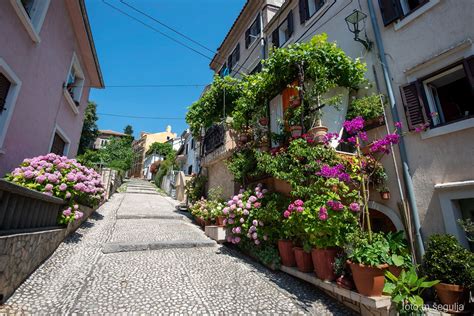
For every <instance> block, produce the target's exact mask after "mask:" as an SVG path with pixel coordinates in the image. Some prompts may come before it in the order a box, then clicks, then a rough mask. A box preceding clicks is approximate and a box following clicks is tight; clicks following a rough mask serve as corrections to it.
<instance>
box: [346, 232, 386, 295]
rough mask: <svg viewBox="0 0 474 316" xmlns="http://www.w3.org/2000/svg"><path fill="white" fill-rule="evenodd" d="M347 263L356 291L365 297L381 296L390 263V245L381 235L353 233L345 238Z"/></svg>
mask: <svg viewBox="0 0 474 316" xmlns="http://www.w3.org/2000/svg"><path fill="white" fill-rule="evenodd" d="M347 240H348V241H349V243H348V244H347V245H346V249H345V250H346V253H347V258H348V261H347V263H348V264H349V266H350V267H351V270H352V276H353V278H354V283H355V285H356V288H357V291H358V292H359V293H360V294H362V295H365V296H381V295H382V290H383V287H384V273H385V271H386V270H387V269H388V266H389V265H388V264H387V262H389V261H390V245H389V243H388V241H387V239H386V238H385V236H384V235H383V234H381V233H372V236H371V239H369V236H368V233H367V232H365V231H358V232H355V233H353V234H351V235H349V237H348V238H347Z"/></svg>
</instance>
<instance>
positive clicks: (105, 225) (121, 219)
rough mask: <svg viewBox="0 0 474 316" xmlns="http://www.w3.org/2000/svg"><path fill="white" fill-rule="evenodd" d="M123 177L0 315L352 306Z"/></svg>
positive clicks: (340, 311) (323, 310)
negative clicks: (257, 257)
mask: <svg viewBox="0 0 474 316" xmlns="http://www.w3.org/2000/svg"><path fill="white" fill-rule="evenodd" d="M126 185H127V190H126V192H122V193H116V194H115V195H114V196H113V197H112V198H111V199H110V200H109V202H107V203H105V204H104V205H103V206H102V207H100V208H99V209H98V211H97V212H96V213H94V214H93V215H92V217H91V218H89V220H88V221H87V222H85V223H84V224H83V226H82V227H81V228H80V229H78V230H77V231H76V233H75V234H73V235H72V236H70V237H69V238H68V239H66V241H65V242H64V243H63V244H61V246H60V247H59V248H58V249H57V250H56V252H55V253H54V254H53V255H52V256H51V257H50V258H49V259H47V260H46V262H44V264H43V265H42V266H40V267H39V268H38V269H37V270H36V271H35V272H34V273H33V274H32V275H31V276H30V277H29V278H28V279H27V280H26V281H25V282H24V283H23V284H22V285H21V286H20V287H19V288H18V289H17V291H16V292H15V293H14V294H13V296H11V297H10V298H9V299H8V300H7V302H6V303H5V305H4V306H1V307H0V314H2V313H19V314H23V313H24V314H73V313H79V314H83V313H89V314H103V313H119V312H122V313H144V314H158V313H161V314H170V313H179V314H312V315H350V314H351V312H350V311H349V310H348V309H346V308H345V307H343V306H342V305H340V304H339V303H337V302H336V301H335V300H333V299H332V298H330V297H328V296H326V295H325V294H323V293H322V292H320V291H318V290H317V289H316V288H315V287H313V286H311V285H309V284H307V283H304V282H301V281H299V280H297V279H295V278H293V277H291V276H288V275H286V274H284V273H282V272H272V271H270V270H268V269H266V268H265V267H263V266H262V265H260V264H258V263H255V262H254V261H251V260H249V259H247V258H246V257H244V256H242V255H240V254H239V253H238V252H236V251H234V250H232V249H229V248H227V247H225V246H221V245H218V244H216V243H214V242H213V241H211V240H210V239H208V238H207V237H206V236H205V235H204V232H202V231H201V230H200V229H199V228H198V227H197V226H195V225H194V224H192V223H191V221H190V220H189V219H188V218H187V217H186V216H183V215H182V214H180V213H179V212H177V211H175V202H174V201H173V200H172V199H170V198H169V197H165V196H163V195H161V194H159V193H158V192H157V191H156V189H155V187H154V186H153V185H152V184H149V183H148V182H144V181H137V180H132V181H129V182H127V184H126ZM150 249H152V250H150Z"/></svg>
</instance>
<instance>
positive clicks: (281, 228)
mask: <svg viewBox="0 0 474 316" xmlns="http://www.w3.org/2000/svg"><path fill="white" fill-rule="evenodd" d="M289 202H290V199H289V198H287V197H285V196H284V195H282V194H280V193H271V194H267V195H266V196H265V197H264V198H263V200H262V207H261V208H260V209H258V210H257V211H256V212H254V213H253V214H252V215H253V217H252V216H251V217H249V223H250V222H251V221H252V220H253V219H258V220H260V221H262V222H263V223H265V225H264V226H263V227H260V228H259V230H260V231H261V232H262V233H263V235H266V236H267V237H268V240H267V241H268V242H270V243H276V242H277V241H278V240H279V239H287V238H288V237H289V236H288V235H289V234H291V231H288V230H285V228H286V227H285V225H284V224H285V222H287V221H286V220H285V218H284V217H283V212H284V211H285V209H286V207H287V206H288V204H289ZM254 217H255V218H254Z"/></svg>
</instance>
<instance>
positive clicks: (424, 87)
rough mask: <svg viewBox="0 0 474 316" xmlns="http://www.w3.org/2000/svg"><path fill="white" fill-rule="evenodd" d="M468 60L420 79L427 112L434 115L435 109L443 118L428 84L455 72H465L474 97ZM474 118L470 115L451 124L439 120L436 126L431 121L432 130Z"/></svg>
mask: <svg viewBox="0 0 474 316" xmlns="http://www.w3.org/2000/svg"><path fill="white" fill-rule="evenodd" d="M468 58H469V57H468ZM468 58H463V59H462V60H459V61H457V62H455V63H453V64H450V65H448V66H446V67H443V68H441V69H439V70H437V71H435V72H433V73H431V74H429V75H426V76H423V77H421V78H420V79H418V81H419V82H420V85H421V87H422V89H421V90H422V94H421V97H422V98H423V101H424V103H425V110H429V111H430V112H429V113H432V112H433V109H434V110H436V112H438V114H439V116H440V117H443V116H444V114H443V113H442V111H441V110H442V109H437V108H436V104H435V103H434V100H433V99H432V94H431V92H430V91H429V87H428V86H427V83H429V82H431V81H434V80H436V79H439V78H442V77H444V76H446V75H448V74H450V73H452V72H455V71H457V70H459V69H462V70H463V72H464V75H465V76H466V78H467V79H468V81H469V82H470V84H471V94H472V96H473V97H474V91H473V89H474V86H473V85H474V81H471V79H470V78H469V72H468V69H466V67H467V64H466V61H467V59H468ZM472 118H474V115H469V116H466V117H462V118H459V119H456V120H453V121H450V122H443V121H444V119H443V120H439V123H437V124H434V122H433V121H431V124H430V128H432V129H435V128H439V127H443V126H447V125H450V124H454V123H458V122H461V121H464V120H469V119H472Z"/></svg>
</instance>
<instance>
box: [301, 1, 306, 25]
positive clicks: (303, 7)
mask: <svg viewBox="0 0 474 316" xmlns="http://www.w3.org/2000/svg"><path fill="white" fill-rule="evenodd" d="M307 1H308V0H300V3H299V10H300V23H301V24H303V23H304V22H306V20H307V19H308V2H307Z"/></svg>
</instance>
